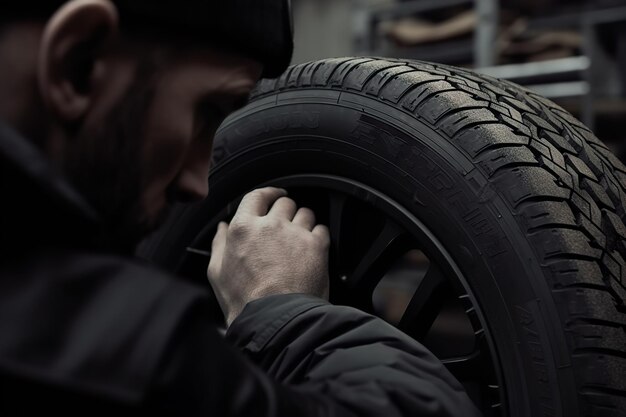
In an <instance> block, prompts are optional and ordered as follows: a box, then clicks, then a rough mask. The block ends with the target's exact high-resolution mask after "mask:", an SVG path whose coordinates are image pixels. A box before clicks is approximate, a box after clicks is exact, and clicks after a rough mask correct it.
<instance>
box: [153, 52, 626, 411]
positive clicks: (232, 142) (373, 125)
mask: <svg viewBox="0 0 626 417" xmlns="http://www.w3.org/2000/svg"><path fill="white" fill-rule="evenodd" d="M214 158H215V164H216V165H215V168H214V170H213V172H212V174H211V177H210V184H211V198H210V199H209V200H208V201H206V202H204V203H202V204H200V205H198V206H196V207H194V208H192V209H188V210H185V211H183V212H179V214H178V215H177V216H176V218H175V219H173V220H172V222H170V224H169V225H168V226H167V228H166V229H165V230H164V231H163V232H162V233H161V235H160V236H158V237H157V238H155V239H153V240H152V242H151V243H150V244H147V245H145V246H144V253H145V254H147V256H148V257H150V258H152V259H157V260H158V261H159V262H160V263H161V264H163V265H165V266H168V267H170V268H171V269H175V270H178V271H181V265H182V263H181V259H182V258H184V256H186V255H185V253H184V252H185V248H186V247H187V246H189V245H190V242H192V241H193V240H194V239H195V238H196V236H197V235H198V227H199V226H198V225H203V224H208V223H210V222H211V220H212V219H213V218H214V217H215V216H216V215H218V213H223V209H224V207H226V206H227V205H228V203H229V202H232V201H234V200H236V199H237V197H238V196H240V195H241V194H242V193H244V192H245V191H246V190H250V189H252V188H255V187H257V186H259V185H260V184H265V183H271V182H272V181H273V180H274V179H276V178H280V177H286V176H290V175H292V176H293V175H298V174H302V173H316V174H320V175H327V176H336V177H341V178H349V179H350V180H353V181H355V182H358V183H359V184H365V185H367V187H370V188H371V189H373V190H380V191H382V192H384V194H385V195H386V196H387V197H388V198H389V199H390V200H393V201H394V202H396V203H397V204H398V205H400V206H402V207H403V208H404V209H405V210H406V211H407V212H408V213H410V214H411V215H412V216H415V217H416V218H418V219H419V220H420V221H421V222H422V223H423V224H425V225H427V227H428V229H429V231H430V232H432V234H433V235H434V236H435V238H436V239H437V241H438V242H440V243H441V245H443V246H444V247H445V250H446V251H447V253H449V254H450V256H451V258H452V260H453V262H454V264H455V265H456V267H458V269H459V270H460V271H462V272H463V277H464V283H463V285H464V286H466V287H467V288H466V290H467V292H468V293H469V294H470V295H471V299H472V300H473V302H474V304H475V306H476V309H477V310H478V311H480V319H481V320H482V321H484V327H485V331H486V332H488V334H489V337H490V340H491V342H492V343H491V345H490V348H491V349H492V354H493V356H492V360H493V361H494V363H495V365H494V367H495V368H497V373H498V375H499V378H500V379H499V380H500V381H501V385H500V389H501V390H502V392H503V394H502V395H501V397H502V405H501V407H500V408H498V410H499V411H497V412H496V411H493V410H491V409H486V408H485V406H484V405H483V410H484V412H485V415H510V416H566V417H575V416H624V415H626V414H624V410H626V333H625V330H626V307H625V306H624V300H625V298H626V287H625V286H626V263H625V261H624V259H626V243H625V242H626V226H625V222H626V212H625V207H626V168H625V167H624V165H623V164H622V163H621V162H620V161H619V160H618V159H617V158H616V157H615V156H614V155H613V154H612V153H611V152H610V151H609V150H608V149H607V147H606V146H605V145H604V144H603V143H602V142H600V141H599V140H598V139H597V138H596V137H595V136H594V135H593V133H592V132H591V131H589V129H587V128H586V127H585V126H584V125H583V124H582V123H581V122H579V121H578V120H576V119H575V118H574V117H572V116H571V115H570V114H568V113H567V112H565V111H564V110H563V109H561V108H560V107H558V106H557V105H555V104H554V103H552V102H550V101H549V100H546V99H545V98H542V97H540V96H537V95H535V94H533V93H532V92H531V91H528V90H526V89H523V88H522V87H520V86H517V85H515V84H512V83H509V82H505V81H501V80H497V79H493V78H490V77H486V76H482V75H478V74H475V73H473V72H471V71H468V70H465V69H460V68H454V67H450V66H444V65H436V64H430V63H423V62H416V61H399V60H390V59H375V58H341V59H329V60H324V61H319V62H311V63H307V64H302V65H297V66H294V67H292V68H290V69H289V70H288V71H287V72H285V74H284V75H283V76H282V77H281V78H280V79H277V80H273V81H263V82H262V83H261V84H260V85H259V86H258V88H257V89H256V91H255V93H254V94H253V100H252V101H251V103H250V104H249V105H248V106H247V107H246V108H244V109H242V110H241V111H239V112H238V113H236V114H235V115H233V116H231V117H230V118H228V119H227V120H226V121H225V123H224V124H223V125H222V128H221V129H220V132H219V133H218V137H217V138H216V143H215V150H214ZM231 211H232V209H231ZM186 268H187V269H188V267H186ZM183 269H184V268H183ZM184 272H185V271H183V273H184ZM187 272H189V271H187Z"/></svg>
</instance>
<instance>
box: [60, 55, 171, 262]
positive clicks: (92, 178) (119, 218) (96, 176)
mask: <svg viewBox="0 0 626 417" xmlns="http://www.w3.org/2000/svg"><path fill="white" fill-rule="evenodd" d="M153 74H154V72H153V68H147V67H146V68H143V70H139V71H138V72H137V74H136V76H135V80H134V82H133V85H132V87H131V88H130V89H129V91H128V92H127V93H126V95H125V96H124V97H123V98H122V99H121V100H120V101H119V102H118V103H117V105H116V106H115V107H114V108H113V110H111V112H110V113H109V114H108V116H107V117H106V119H105V120H104V121H103V123H102V124H101V126H100V129H99V130H98V131H96V132H89V133H81V134H79V135H78V136H77V137H75V139H74V140H73V142H72V143H71V144H70V149H68V153H67V158H66V159H65V163H64V170H65V173H66V175H67V177H68V178H69V180H70V181H71V182H72V184H73V185H74V186H75V187H76V188H77V190H78V191H79V192H80V193H81V195H82V196H83V197H84V198H85V199H86V200H87V201H88V202H89V203H90V204H91V205H92V206H93V207H94V208H95V209H96V210H97V211H98V213H99V214H100V215H101V218H102V221H103V232H104V233H103V234H102V236H100V237H99V240H100V242H99V243H104V244H106V245H107V246H109V247H112V248H114V249H115V250H119V251H125V252H127V251H131V250H133V248H134V247H135V246H136V245H137V243H138V242H139V241H140V240H141V239H142V238H143V237H144V236H145V235H146V234H147V233H149V232H150V231H152V230H153V229H154V228H155V227H156V226H157V225H158V224H155V223H160V221H161V219H159V220H157V221H156V222H155V221H154V220H153V221H149V220H148V219H146V218H145V215H144V207H142V202H141V195H142V190H143V188H144V186H145V184H144V183H143V179H142V171H141V165H142V164H141V162H142V147H143V141H142V138H143V133H144V132H143V128H144V122H145V119H146V113H147V109H148V107H149V105H150V102H151V101H152V98H153V96H154V77H153ZM164 216H165V213H162V214H161V216H160V217H164Z"/></svg>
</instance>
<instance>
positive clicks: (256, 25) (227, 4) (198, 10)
mask: <svg viewBox="0 0 626 417" xmlns="http://www.w3.org/2000/svg"><path fill="white" fill-rule="evenodd" d="M112 1H113V2H114V3H115V4H116V6H117V7H118V9H119V12H120V21H121V24H122V26H124V25H127V26H129V27H134V28H138V30H142V29H143V28H150V30H151V31H154V32H156V33H159V34H161V35H162V36H164V37H166V36H167V35H169V34H175V35H179V36H184V37H186V38H192V39H193V41H194V43H200V44H203V43H206V44H207V45H213V46H216V47H220V48H222V49H227V50H232V51H236V52H238V53H241V54H242V55H245V56H248V57H250V58H253V59H255V60H257V61H259V62H260V63H262V64H263V66H264V72H263V76H264V77H267V78H275V77H278V76H280V74H282V73H283V72H284V71H285V70H286V69H287V67H288V66H289V63H290V62H291V57H292V53H293V20H292V14H291V0H112ZM2 3H5V4H3V5H0V13H2V14H4V13H5V12H8V13H11V12H14V13H19V14H25V13H26V14H30V13H33V6H34V5H33V3H34V4H36V6H34V7H35V8H38V9H39V10H40V11H43V12H44V13H52V12H54V10H55V9H56V8H58V7H60V6H61V5H62V4H63V3H64V1H63V0H33V1H25V0H16V1H7V2H2ZM29 3H30V7H29Z"/></svg>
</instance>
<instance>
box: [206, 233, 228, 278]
mask: <svg viewBox="0 0 626 417" xmlns="http://www.w3.org/2000/svg"><path fill="white" fill-rule="evenodd" d="M227 234H228V223H225V222H220V224H219V225H218V226H217V232H216V233H215V237H214V238H213V243H212V244H211V261H210V262H209V268H208V270H207V276H208V278H209V280H210V279H211V278H217V275H219V270H220V268H221V266H222V258H223V256H224V248H225V247H226V235H227Z"/></svg>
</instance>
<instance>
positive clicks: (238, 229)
mask: <svg viewBox="0 0 626 417" xmlns="http://www.w3.org/2000/svg"><path fill="white" fill-rule="evenodd" d="M249 230H250V227H249V225H248V223H247V222H245V221H241V220H238V221H233V222H232V223H231V225H230V227H229V228H228V235H229V236H232V237H235V238H237V237H242V236H245V235H247V234H248V232H249Z"/></svg>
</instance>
